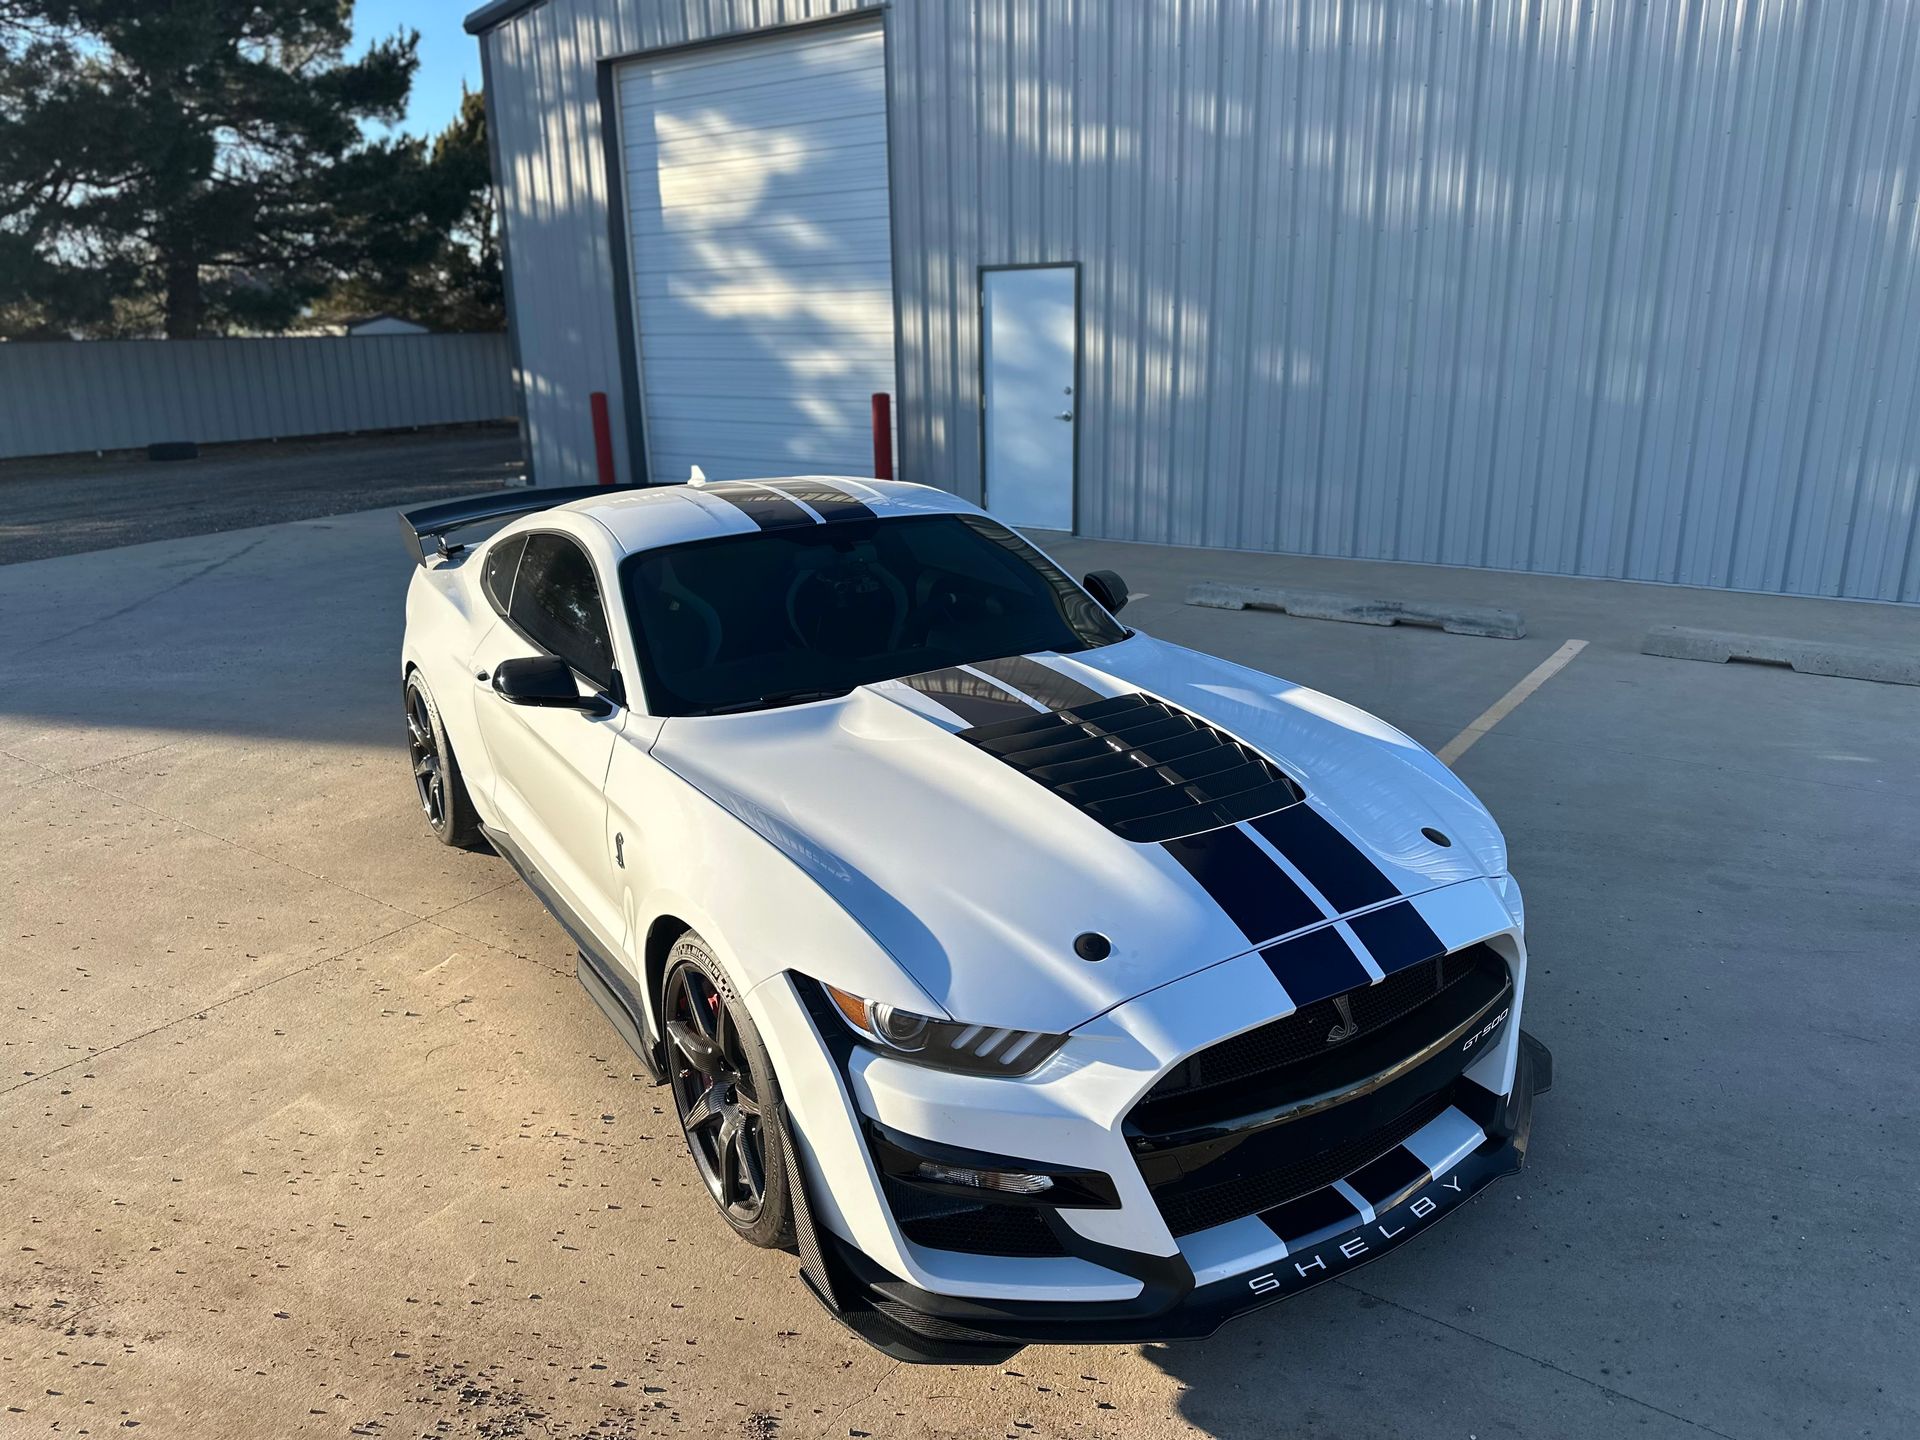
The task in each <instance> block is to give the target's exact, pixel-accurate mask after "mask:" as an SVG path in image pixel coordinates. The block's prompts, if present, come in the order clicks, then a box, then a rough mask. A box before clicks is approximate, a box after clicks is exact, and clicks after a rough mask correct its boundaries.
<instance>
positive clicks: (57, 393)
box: [0, 334, 517, 458]
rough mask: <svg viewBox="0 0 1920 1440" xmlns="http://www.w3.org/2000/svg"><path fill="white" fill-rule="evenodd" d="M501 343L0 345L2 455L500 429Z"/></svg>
mask: <svg viewBox="0 0 1920 1440" xmlns="http://www.w3.org/2000/svg"><path fill="white" fill-rule="evenodd" d="M516 409H517V406H516V404H515V400H514V394H513V369H512V365H511V363H510V362H509V359H508V352H507V337H506V336H505V335H501V334H495V335H365V336H360V335H356V336H348V337H344V338H320V337H300V338H288V339H270V340H89V341H79V342H73V343H62V344H17V343H16V344H6V345H0V458H4V457H10V456H19V455H58V454H64V453H67V452H69V451H81V450H123V449H132V448H135V447H138V446H144V445H150V444H153V443H154V442H156V441H166V440H193V441H197V442H200V443H203V444H211V443H214V442H216V441H222V440H266V439H273V438H278V437H283V436H292V435H335V434H342V433H345V432H347V431H352V430H389V429H401V428H404V427H406V426H409V425H461V424H468V423H471V422H475V421H481V420H510V419H512V418H513V417H514V414H515V412H516Z"/></svg>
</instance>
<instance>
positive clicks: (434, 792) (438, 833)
mask: <svg viewBox="0 0 1920 1440" xmlns="http://www.w3.org/2000/svg"><path fill="white" fill-rule="evenodd" d="M406 702H407V756H408V759H409V761H410V762H411V763H412V765H413V788H414V794H415V796H416V798H418V800H419V801H420V810H421V813H423V814H424V815H425V816H426V817H427V828H428V829H429V830H431V831H433V838H434V839H436V840H438V841H439V842H440V843H441V844H442V845H451V846H453V847H454V848H455V849H459V850H471V849H474V848H475V847H476V846H478V845H479V843H480V816H479V814H478V813H477V812H476V811H475V810H474V808H473V801H472V800H471V799H470V798H469V797H468V795H467V785H466V781H464V780H463V779H461V778H460V766H459V763H458V762H457V761H455V760H454V758H453V746H451V745H450V744H448V743H447V728H446V726H444V725H442V724H441V723H440V711H439V709H438V707H436V706H435V705H434V703H433V696H432V695H431V694H429V693H428V691H427V682H426V681H424V680H422V679H421V678H420V672H419V671H418V670H414V671H411V672H410V673H409V674H408V675H407V686H406Z"/></svg>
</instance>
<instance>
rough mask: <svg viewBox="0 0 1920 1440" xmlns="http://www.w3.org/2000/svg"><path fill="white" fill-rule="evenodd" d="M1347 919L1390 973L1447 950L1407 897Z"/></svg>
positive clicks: (1377, 963) (1383, 969)
mask: <svg viewBox="0 0 1920 1440" xmlns="http://www.w3.org/2000/svg"><path fill="white" fill-rule="evenodd" d="M1347 923H1348V924H1349V925H1351V926H1352V927H1353V933H1354V934H1355V935H1358V936H1359V937H1360V943H1361V944H1362V945H1364V946H1366V947H1367V953H1368V954H1369V955H1371V956H1373V963H1374V964H1376V965H1378V966H1379V967H1380V969H1381V971H1382V972H1383V973H1385V974H1388V975H1391V974H1393V972H1394V971H1396V970H1404V969H1406V968H1407V966H1409V965H1418V964H1419V963H1420V962H1421V961H1422V960H1431V959H1433V957H1434V956H1436V955H1444V954H1446V953H1447V947H1446V946H1445V945H1444V944H1443V943H1441V940H1440V937H1439V936H1438V935H1436V934H1434V933H1433V930H1432V929H1431V928H1430V927H1429V926H1428V924H1427V922H1426V921H1425V920H1423V919H1421V918H1420V912H1419V911H1418V910H1416V909H1414V908H1413V905H1412V903H1411V902H1409V901H1406V900H1402V901H1401V902H1400V903H1399V904H1398V905H1389V906H1387V907H1386V909H1384V910H1372V911H1369V912H1368V913H1367V914H1365V915H1356V916H1354V917H1353V919H1351V920H1349V921H1348V922H1347Z"/></svg>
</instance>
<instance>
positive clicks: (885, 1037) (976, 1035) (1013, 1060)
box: [821, 984, 1067, 1075]
mask: <svg viewBox="0 0 1920 1440" xmlns="http://www.w3.org/2000/svg"><path fill="white" fill-rule="evenodd" d="M821 988H822V989H824V990H825V991H826V992H827V996H828V998H829V999H831V1000H832V1001H833V1008H834V1009H836V1010H838V1011H839V1012H840V1018H841V1019H843V1020H845V1021H846V1022H847V1024H848V1025H849V1026H851V1027H852V1028H853V1030H854V1033H856V1034H857V1035H859V1036H860V1037H861V1038H862V1039H863V1040H868V1041H871V1042H872V1043H873V1044H875V1045H877V1046H879V1047H880V1048H881V1049H882V1050H885V1051H886V1052H887V1053H888V1054H890V1055H898V1056H899V1057H900V1058H901V1059H903V1060H917V1061H919V1062H920V1063H921V1064H923V1065H935V1066H938V1067H940V1068H941V1069H943V1070H968V1071H972V1072H974V1073H976V1074H982V1075H1025V1074H1027V1073H1028V1072H1029V1071H1032V1070H1035V1069H1037V1068H1038V1067H1039V1065H1040V1062H1041V1061H1043V1060H1045V1059H1046V1058H1047V1057H1048V1056H1049V1055H1051V1054H1053V1052H1054V1051H1056V1050H1058V1049H1059V1048H1060V1047H1061V1046H1062V1045H1064V1044H1065V1043H1066V1040H1067V1037H1066V1036H1064V1035H1047V1034H1043V1033H1041V1032H1040V1031H1038V1030H1009V1029H1006V1028H1004V1027H995V1026H992V1025H962V1024H960V1023H959V1022H958V1021H954V1020H935V1019H933V1018H932V1017H931V1016H928V1015H916V1014H915V1013H914V1012H913V1011H911V1010H902V1009H900V1008H899V1007H898V1006H896V1005H884V1004H881V1003H879V1002H877V1001H873V1000H863V999H861V998H860V997H859V996H858V995H852V994H849V993H848V992H847V991H845V990H839V989H836V988H835V987H834V986H832V985H825V984H823V985H822V987H821Z"/></svg>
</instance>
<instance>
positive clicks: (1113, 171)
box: [494, 0, 1920, 601]
mask: <svg viewBox="0 0 1920 1440" xmlns="http://www.w3.org/2000/svg"><path fill="white" fill-rule="evenodd" d="M833 8H848V7H846V6H830V5H815V6H807V5H805V4H801V3H798V0H791V3H785V4H782V3H776V0H761V3H758V4H754V3H749V0H733V3H727V0H714V3H709V4H700V3H694V0H674V3H665V0H551V3H549V4H547V5H545V6H543V7H542V8H540V9H538V10H535V11H533V12H531V13H529V14H527V15H524V16H522V17H520V18H519V19H516V20H514V21H512V22H510V23H509V24H508V25H506V26H504V27H503V28H502V29H501V30H500V31H499V32H496V36H495V44H496V46H497V47H498V48H497V50H496V52H495V56H494V65H495V78H496V85H497V88H498V96H497V99H498V100H499V102H500V103H502V105H503V113H502V116H501V123H502V128H503V132H504V133H505V134H506V136H507V138H508V139H509V141H510V143H511V146H512V149H513V153H514V159H513V161H512V162H511V166H510V168H511V169H512V171H513V175H512V178H511V180H510V189H511V190H512V191H514V192H517V193H512V194H510V196H509V212H510V215H511V221H510V225H511V244H512V246H513V248H514V268H515V273H516V276H517V277H520V279H521V283H522V286H523V293H522V294H521V296H520V297H519V298H518V300H517V301H516V306H517V314H518V316H519V319H520V324H521V332H522V343H523V360H524V361H525V362H526V364H527V367H528V371H529V387H528V388H529V408H530V410H531V409H532V408H533V407H534V405H535V391H536V389H544V390H546V391H547V392H550V393H545V394H543V395H541V397H540V399H539V404H540V405H541V406H542V407H543V409H542V412H541V413H542V414H543V415H544V416H545V417H547V419H546V422H545V423H546V424H547V425H548V426H549V427H550V428H551V429H552V430H553V432H554V434H555V435H556V436H557V437H559V438H558V441H557V443H556V444H555V445H554V446H552V447H551V448H549V447H545V446H543V447H541V448H539V449H538V451H537V456H538V460H539V463H541V464H542V465H543V467H546V468H543V470H542V475H541V478H542V479H543V480H549V481H560V480H567V479H574V478H579V477H580V476H581V475H582V474H584V473H585V471H584V469H583V468H582V467H585V466H590V464H591V447H590V445H589V444H588V443H587V441H586V438H585V437H586V436H587V433H588V432H587V430H586V428H585V419H584V415H585V409H584V407H585V399H584V394H583V393H580V392H582V391H583V390H584V389H585V388H606V389H609V390H615V389H617V382H616V381H615V378H614V377H615V376H616V374H617V371H616V368H615V359H614V355H615V352H614V348H613V338H612V337H613V334H614V333H615V332H614V331H613V329H612V327H611V325H610V323H608V319H607V310H608V307H609V299H608V297H609V294H610V290H609V288H608V287H609V283H610V282H609V279H608V275H609V271H608V269H607V262H606V238H605V235H606V228H605V221H604V210H603V209H596V208H595V207H594V205H593V204H592V203H591V202H592V197H593V196H594V194H595V193H596V192H597V189H598V188H599V187H600V186H601V185H602V180H601V175H600V171H601V160H600V152H599V145H598V138H597V135H595V134H593V133H592V131H593V130H594V128H595V126H596V124H597V121H596V113H597V112H596V110H595V106H594V104H593V103H592V102H593V98H594V96H593V87H594V73H593V60H594V59H595V58H596V57H597V56H599V55H606V54H613V53H618V52H620V51H624V50H631V49H635V48H639V47H641V46H647V45H655V44H661V43H668V42H669V41H672V40H675V39H684V38H689V37H691V36H693V35H696V34H710V33H719V32H722V31H726V30H732V29H745V28H749V27H752V26H755V25H770V24H775V23H781V22H784V21H790V20H794V19H798V18H802V17H803V16H805V15H807V14H810V13H817V12H819V11H822V10H827V9H833ZM888 25H889V32H890V64H891V73H892V79H893V92H894V93H893V123H892V139H893V144H892V151H893V174H894V185H895V191H894V216H895V238H896V250H895V274H896V284H897V287H898V290H899V294H900V307H899V323H900V326H901V341H902V344H901V352H902V371H901V377H900V383H901V390H902V395H901V405H900V415H901V459H902V467H901V468H902V473H903V474H904V475H905V476H907V477H908V478H913V479H921V480H926V481H929V482H932V483H936V484H941V485H946V486H949V487H951V488H954V489H956V490H959V491H960V492H961V493H962V494H966V495H970V496H976V497H977V496H978V494H979V487H980V469H979V467H980V450H979V394H978V390H979V380H978V363H979V362H978V348H977V347H978V311H977V276H976V267H977V266H978V265H980V264H993V263H1009V262H1038V261H1064V260H1079V261H1080V262H1082V264H1083V267H1084V269H1083V278H1082V285H1083V304H1084V308H1085V342H1084V343H1085V353H1084V373H1083V385H1082V393H1081V395H1080V396H1079V406H1078V408H1079V413H1080V416H1081V425H1082V429H1081V507H1080V513H1081V526H1082V529H1083V530H1084V531H1085V532H1086V533H1088V534H1092V535H1100V536H1108V537H1116V538H1126V539H1137V540H1150V541H1170V542H1176V543H1191V544H1211V545H1229V546H1239V547H1246V548H1253V549H1272V550H1288V551H1307V552H1313V553H1319V554H1331V555H1359V556H1377V557H1385V558H1393V559H1403V560H1419V561H1438V562H1444V563H1455V564H1467V565H1487V566H1498V567H1507V568H1513V569H1526V570H1543V571H1557V572H1565V573H1574V574H1587V575H1611V576H1625V577H1632V578H1637V579H1647V580H1667V581H1680V582H1685V583H1691V584H1701V585H1714V586H1734V587H1740V588H1748V589H1759V590H1786V591H1796V592H1805V593H1814V594H1842V595H1855V596H1866V597H1875V598H1881V599H1904V600H1910V601H1911V600H1920V528H1917V526H1916V516H1917V515H1920V283H1917V279H1920V205H1917V204H1916V187H1920V106H1916V104H1915V103H1914V97H1915V96H1916V94H1920V66H1917V65H1916V59H1917V56H1916V49H1917V48H1920V7H1916V4H1915V3H1914V0H1845V3H1820V0H1292V3H1286V4H1281V3H1260V0H1128V3H1124V4H1122V3H1109V0H899V3H896V4H895V5H894V6H892V8H891V9H890V10H889V12H888ZM506 56H510V57H511V60H510V63H509V64H508V65H507V66H505V67H504V68H505V69H507V70H508V71H510V75H503V74H502V69H503V66H502V58H503V57H506ZM523 232H531V236H532V238H531V239H530V240H526V241H523V238H522V237H523ZM523 248H524V249H525V250H529V251H531V254H530V255H528V254H525V253H523ZM529 292H531V293H529ZM536 331H537V332H538V335H539V337H540V338H539V339H538V340H537V342H535V343H532V344H531V345H530V344H529V340H530V338H531V337H533V336H534V335H535V333H536ZM590 380H591V381H593V382H594V383H592V384H589V381H590ZM576 432H577V433H576ZM538 433H539V427H538V426H536V435H538ZM556 471H558V472H559V473H555V472H556Z"/></svg>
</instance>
